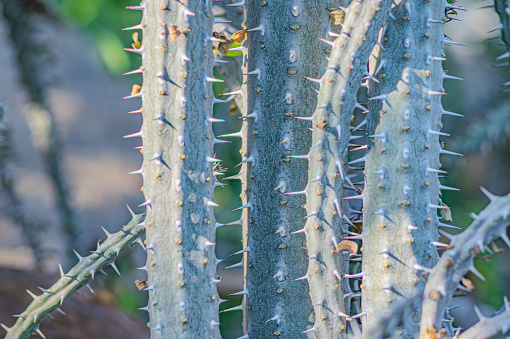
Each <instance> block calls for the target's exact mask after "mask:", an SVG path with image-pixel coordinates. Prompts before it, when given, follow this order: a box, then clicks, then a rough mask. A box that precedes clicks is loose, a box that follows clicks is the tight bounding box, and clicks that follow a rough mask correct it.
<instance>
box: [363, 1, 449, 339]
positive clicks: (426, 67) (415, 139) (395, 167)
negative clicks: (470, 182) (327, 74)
mask: <svg viewBox="0 0 510 339" xmlns="http://www.w3.org/2000/svg"><path fill="white" fill-rule="evenodd" d="M392 15H393V16H394V17H395V18H396V19H395V20H388V22H387V26H386V27H385V29H384V33H385V34H382V42H383V44H382V46H384V50H380V54H379V63H378V65H377V67H376V70H377V71H378V72H375V71H374V73H377V74H374V75H375V76H376V77H377V79H378V82H379V83H374V85H373V86H371V88H370V90H369V97H370V98H369V100H370V105H369V111H370V113H369V122H368V126H369V127H368V129H369V134H370V135H369V139H370V141H371V142H370V143H369V144H368V153H367V155H366V167H365V189H364V191H363V205H364V213H363V249H364V251H363V263H362V267H363V281H362V282H363V289H362V291H363V293H362V303H363V306H362V308H363V312H366V314H367V324H369V325H370V323H371V321H373V320H375V318H374V316H375V315H377V314H380V313H381V312H383V313H388V312H389V311H390V309H391V304H392V303H394V302H395V301H399V300H403V299H405V298H406V297H407V296H409V295H413V294H414V293H415V291H416V290H417V289H418V290H422V289H423V285H424V283H423V282H422V281H421V279H420V278H419V273H420V272H419V271H417V270H416V267H421V266H424V267H432V266H433V265H434V264H435V263H436V262H437V258H438V255H437V250H436V246H442V244H440V243H437V242H436V240H437V238H438V234H437V226H438V220H437V210H438V209H447V208H448V207H447V206H445V205H444V204H442V203H441V202H440V198H439V195H438V192H439V190H445V189H453V188H450V187H446V186H442V185H441V184H440V183H439V182H438V173H444V171H443V170H441V169H440V167H441V165H440V163H439V154H441V153H446V154H454V155H458V154H455V153H453V152H449V151H446V150H442V149H441V147H440V141H439V140H438V139H439V136H444V135H447V134H445V133H443V132H441V131H440V129H441V126H442V125H441V115H442V113H443V112H444V111H443V109H442V106H441V96H442V95H444V94H445V93H444V90H443V88H442V86H441V85H442V79H443V78H446V77H448V78H453V77H450V76H446V75H444V72H443V70H442V67H441V60H443V59H444V58H443V51H442V46H443V41H444V43H445V44H446V43H448V41H446V40H445V39H444V37H443V34H442V25H443V16H444V7H443V5H442V3H441V2H438V1H431V2H402V3H400V4H399V5H397V6H395V7H394V8H393V9H392ZM418 321H419V316H415V317H413V320H412V321H408V322H406V323H405V324H404V325H403V328H402V329H401V333H402V334H401V336H402V337H403V338H409V337H411V336H412V335H413V334H414V333H417V331H418Z"/></svg>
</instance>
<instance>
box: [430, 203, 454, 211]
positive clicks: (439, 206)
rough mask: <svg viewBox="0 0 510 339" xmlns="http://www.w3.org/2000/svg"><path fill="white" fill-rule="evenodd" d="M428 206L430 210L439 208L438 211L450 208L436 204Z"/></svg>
mask: <svg viewBox="0 0 510 339" xmlns="http://www.w3.org/2000/svg"><path fill="white" fill-rule="evenodd" d="M428 206H429V208H437V209H443V210H446V209H448V208H449V207H448V206H444V205H436V204H429V205H428Z"/></svg>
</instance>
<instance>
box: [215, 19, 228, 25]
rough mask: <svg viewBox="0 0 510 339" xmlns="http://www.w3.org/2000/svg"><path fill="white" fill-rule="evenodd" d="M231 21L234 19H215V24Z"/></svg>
mask: <svg viewBox="0 0 510 339" xmlns="http://www.w3.org/2000/svg"><path fill="white" fill-rule="evenodd" d="M230 22H232V21H230V20H221V19H214V22H213V25H214V24H228V23H230Z"/></svg>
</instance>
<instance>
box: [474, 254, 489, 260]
mask: <svg viewBox="0 0 510 339" xmlns="http://www.w3.org/2000/svg"><path fill="white" fill-rule="evenodd" d="M475 259H476V260H480V261H491V260H492V258H491V256H490V255H484V256H481V257H475Z"/></svg>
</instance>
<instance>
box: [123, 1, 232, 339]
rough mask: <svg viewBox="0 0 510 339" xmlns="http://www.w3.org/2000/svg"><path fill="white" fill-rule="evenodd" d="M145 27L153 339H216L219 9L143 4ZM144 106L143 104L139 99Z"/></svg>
mask: <svg viewBox="0 0 510 339" xmlns="http://www.w3.org/2000/svg"><path fill="white" fill-rule="evenodd" d="M142 5H143V6H144V15H143V18H142V22H141V25H140V26H139V27H140V28H141V30H142V33H143V41H142V43H141V45H140V46H136V47H137V48H135V49H134V51H133V52H135V53H137V54H139V55H141V57H142V69H143V84H142V87H141V89H140V91H139V93H138V94H137V97H140V98H141V99H142V109H141V111H142V116H143V124H142V128H141V130H140V133H139V135H138V136H141V138H142V141H143V148H142V149H143V164H142V168H141V172H140V173H141V174H142V177H143V193H144V196H145V202H144V203H143V204H141V206H145V207H146V208H147V218H146V223H147V232H146V243H147V248H148V249H149V248H150V249H151V250H149V251H147V265H146V267H147V274H148V278H147V281H148V284H149V286H152V287H153V288H152V289H151V290H149V304H148V305H147V310H148V312H149V317H150V321H149V328H150V329H151V338H176V339H177V338H189V337H193V338H219V337H220V334H219V326H218V325H219V314H218V306H219V302H220V298H219V297H218V294H217V288H216V284H217V282H218V281H219V280H218V279H216V265H217V258H216V256H215V253H214V248H215V224H216V222H215V219H214V207H215V206H217V204H216V203H215V202H214V198H213V194H214V187H215V182H216V179H215V177H214V175H213V166H214V163H216V162H218V161H220V160H219V159H216V158H215V157H214V155H215V154H214V148H213V147H214V143H216V142H217V140H216V138H215V137H214V135H213V132H212V123H211V120H210V119H211V118H212V115H213V114H212V113H213V105H214V104H215V103H218V102H223V101H222V100H218V99H216V98H215V97H214V93H213V90H212V84H213V83H214V82H217V81H219V80H218V79H215V78H214V75H213V63H214V57H213V53H212V42H213V41H216V40H217V38H215V37H213V32H212V27H213V22H214V16H213V13H212V1H203V0H189V1H187V4H184V3H182V2H180V1H170V2H168V1H164V2H161V1H154V0H150V1H149V0H145V1H143V2H142ZM136 100H137V99H136Z"/></svg>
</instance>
